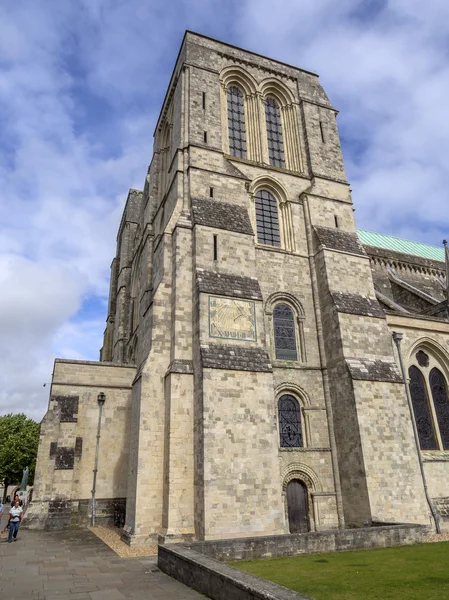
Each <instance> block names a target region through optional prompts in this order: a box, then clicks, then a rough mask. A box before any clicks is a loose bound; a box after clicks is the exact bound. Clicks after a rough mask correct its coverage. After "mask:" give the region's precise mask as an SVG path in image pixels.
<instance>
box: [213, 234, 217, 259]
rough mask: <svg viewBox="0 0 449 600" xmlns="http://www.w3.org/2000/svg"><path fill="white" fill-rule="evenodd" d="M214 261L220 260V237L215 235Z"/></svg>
mask: <svg viewBox="0 0 449 600" xmlns="http://www.w3.org/2000/svg"><path fill="white" fill-rule="evenodd" d="M214 260H218V235H214Z"/></svg>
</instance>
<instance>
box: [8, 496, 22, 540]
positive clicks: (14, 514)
mask: <svg viewBox="0 0 449 600" xmlns="http://www.w3.org/2000/svg"><path fill="white" fill-rule="evenodd" d="M22 516H23V510H22V507H21V506H19V498H17V499H16V501H15V502H14V506H13V507H12V508H10V509H9V520H8V525H9V534H8V544H10V543H11V542H12V540H13V537H14V541H15V542H16V541H17V532H18V531H19V527H20V524H21V522H22Z"/></svg>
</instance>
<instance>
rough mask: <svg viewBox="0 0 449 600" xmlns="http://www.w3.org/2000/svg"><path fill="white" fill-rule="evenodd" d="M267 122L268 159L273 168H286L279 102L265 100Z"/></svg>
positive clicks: (269, 99)
mask: <svg viewBox="0 0 449 600" xmlns="http://www.w3.org/2000/svg"><path fill="white" fill-rule="evenodd" d="M265 120H266V124H267V140H268V157H269V160H270V165H273V167H283V168H284V167H285V154H284V140H283V137H282V121H281V109H280V106H279V104H278V103H277V101H276V100H275V99H274V98H272V97H269V98H267V99H266V100H265Z"/></svg>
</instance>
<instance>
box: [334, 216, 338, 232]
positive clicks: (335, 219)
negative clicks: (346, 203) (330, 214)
mask: <svg viewBox="0 0 449 600" xmlns="http://www.w3.org/2000/svg"><path fill="white" fill-rule="evenodd" d="M334 221H335V227H336V228H337V229H338V217H337V215H334Z"/></svg>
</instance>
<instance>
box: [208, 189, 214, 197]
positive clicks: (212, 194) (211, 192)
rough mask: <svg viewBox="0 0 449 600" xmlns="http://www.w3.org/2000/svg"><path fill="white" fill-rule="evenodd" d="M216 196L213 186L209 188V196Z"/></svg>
mask: <svg viewBox="0 0 449 600" xmlns="http://www.w3.org/2000/svg"><path fill="white" fill-rule="evenodd" d="M213 197H214V188H213V187H211V188H209V198H213Z"/></svg>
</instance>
